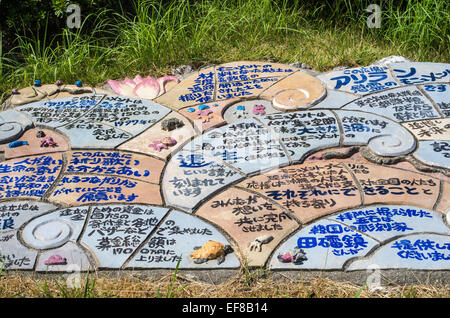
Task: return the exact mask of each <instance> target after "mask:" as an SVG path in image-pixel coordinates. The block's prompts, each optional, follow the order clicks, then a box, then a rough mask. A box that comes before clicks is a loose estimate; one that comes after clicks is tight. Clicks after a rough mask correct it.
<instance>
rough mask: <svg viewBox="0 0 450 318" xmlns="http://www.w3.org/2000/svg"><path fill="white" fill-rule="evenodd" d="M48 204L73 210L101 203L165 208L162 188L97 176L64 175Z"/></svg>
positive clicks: (135, 181) (128, 180)
mask: <svg viewBox="0 0 450 318" xmlns="http://www.w3.org/2000/svg"><path fill="white" fill-rule="evenodd" d="M48 200H49V201H51V202H55V203H60V204H65V205H70V206H78V205H85V204H100V203H148V204H155V205H162V199H161V194H160V188H159V185H156V184H151V183H147V182H142V181H137V180H132V179H129V178H124V177H116V176H101V175H93V174H89V175H88V174H86V175H71V174H65V175H63V176H62V178H61V180H60V181H59V183H58V184H57V185H56V187H55V189H54V191H53V192H52V193H51V194H50V196H49V198H48Z"/></svg>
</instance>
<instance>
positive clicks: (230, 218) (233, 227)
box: [196, 188, 299, 266]
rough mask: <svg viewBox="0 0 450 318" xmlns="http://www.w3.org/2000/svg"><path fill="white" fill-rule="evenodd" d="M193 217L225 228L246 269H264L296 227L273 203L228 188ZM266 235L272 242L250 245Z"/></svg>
mask: <svg viewBox="0 0 450 318" xmlns="http://www.w3.org/2000/svg"><path fill="white" fill-rule="evenodd" d="M196 215H199V216H201V217H203V218H205V219H207V220H209V221H211V222H213V223H215V224H217V225H218V226H219V227H221V228H222V229H224V230H225V231H226V232H227V233H228V234H229V235H230V236H231V237H232V238H233V239H234V240H235V241H236V242H237V244H238V245H239V248H240V250H241V252H242V253H243V256H244V257H245V258H246V259H247V261H248V265H249V266H263V265H264V264H265V262H266V261H267V258H268V257H269V255H270V254H271V253H272V252H273V250H274V249H275V248H276V247H277V245H278V244H279V243H280V242H281V240H282V239H283V238H284V237H286V236H287V235H289V234H290V233H292V232H293V231H294V230H295V229H297V228H298V227H299V224H298V223H297V222H296V221H295V220H294V218H293V217H292V216H290V215H289V213H286V212H285V211H284V210H282V209H281V208H279V207H278V206H277V205H276V204H273V203H272V202H270V201H268V200H266V199H264V198H263V197H261V196H260V195H257V194H253V193H249V192H248V191H244V190H241V189H237V188H229V189H227V190H226V191H224V192H223V193H221V194H220V195H218V196H216V197H214V198H212V199H211V200H209V201H208V202H206V203H204V204H203V205H202V206H201V207H200V208H199V209H198V211H197V212H196ZM268 236H272V240H271V241H269V242H267V243H265V244H261V245H260V246H259V245H258V244H255V246H254V247H252V246H251V245H250V244H251V243H252V242H253V241H255V239H257V238H263V237H268ZM255 243H256V242H255ZM260 248H261V250H260Z"/></svg>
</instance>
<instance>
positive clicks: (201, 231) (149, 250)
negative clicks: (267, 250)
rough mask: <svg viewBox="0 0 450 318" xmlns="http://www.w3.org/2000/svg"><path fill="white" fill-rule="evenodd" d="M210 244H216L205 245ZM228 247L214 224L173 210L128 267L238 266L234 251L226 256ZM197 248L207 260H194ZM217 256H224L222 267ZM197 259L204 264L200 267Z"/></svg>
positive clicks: (200, 264) (192, 267) (200, 254)
mask: <svg viewBox="0 0 450 318" xmlns="http://www.w3.org/2000/svg"><path fill="white" fill-rule="evenodd" d="M208 241H212V242H214V243H213V244H211V243H210V245H206V246H205V244H208ZM216 243H217V244H216ZM226 245H229V242H228V241H227V239H226V238H225V237H224V236H223V235H222V234H220V232H219V231H218V230H217V229H216V228H214V227H213V226H212V225H210V224H208V223H206V222H205V221H203V220H201V219H199V218H197V217H195V216H193V215H188V214H185V213H182V212H178V211H172V212H170V214H169V216H168V217H167V218H166V220H165V221H164V222H163V223H162V224H161V225H160V226H159V227H158V229H157V230H156V231H155V233H154V234H153V235H152V236H151V237H150V239H149V240H148V241H147V242H146V243H145V245H144V246H143V247H142V248H141V249H140V250H139V252H138V253H137V255H136V257H135V258H134V259H133V260H132V261H131V262H130V263H129V264H128V267H131V268H175V267H176V266H177V264H178V262H180V263H179V265H178V266H179V268H190V269H195V268H236V267H239V265H240V263H239V260H238V258H237V257H236V254H235V252H234V251H232V252H230V253H225V250H224V246H226ZM208 246H210V247H211V248H210V249H208V248H207V247H208ZM195 247H203V250H200V251H199V253H198V254H199V256H200V258H205V259H202V260H200V258H198V257H197V255H196V254H195V255H193V256H194V258H193V257H191V254H192V253H193V252H195V250H194V248H195ZM218 256H223V260H222V262H221V263H220V264H219V259H220V257H218ZM180 259H181V260H180ZM196 260H197V261H198V262H200V261H202V263H198V264H197V263H195V261H196Z"/></svg>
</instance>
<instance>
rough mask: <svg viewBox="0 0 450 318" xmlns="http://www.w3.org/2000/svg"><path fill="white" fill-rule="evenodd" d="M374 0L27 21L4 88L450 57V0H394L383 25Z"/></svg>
mask: <svg viewBox="0 0 450 318" xmlns="http://www.w3.org/2000/svg"><path fill="white" fill-rule="evenodd" d="M369 3H370V1H361V0H359V1H347V0H336V1H324V2H316V1H302V2H301V3H298V2H297V1H287V0H284V1H281V0H280V1H276V0H238V1H236V0H234V1H231V0H203V1H187V0H183V1H173V2H165V4H164V5H161V2H160V1H153V0H151V1H150V0H144V1H138V2H137V4H136V7H135V13H134V14H127V15H125V14H122V13H118V12H112V11H107V10H103V11H102V12H99V13H95V14H94V13H92V14H90V15H88V16H87V17H86V18H85V19H84V22H83V25H82V27H81V28H80V29H78V30H76V31H71V30H69V29H64V30H61V31H60V32H57V33H56V34H53V33H51V32H50V31H49V30H47V29H46V28H45V27H43V28H40V29H39V30H41V31H39V32H37V31H36V34H34V36H33V37H31V38H30V37H26V36H24V35H23V34H24V31H21V30H24V29H25V27H24V26H17V27H18V31H17V43H15V45H14V48H13V49H12V50H11V51H10V52H3V58H2V60H1V64H0V65H1V67H0V72H1V73H0V74H1V77H0V95H1V96H0V97H2V98H4V97H5V96H7V94H9V92H10V90H11V89H12V88H16V87H17V88H20V87H24V86H28V85H31V84H32V83H33V81H34V80H35V79H40V80H41V81H42V82H43V83H53V82H55V81H56V80H58V79H60V80H62V81H64V82H65V83H74V82H75V81H76V80H82V81H83V82H84V83H86V84H91V85H96V84H100V83H103V82H104V81H106V80H107V79H108V78H116V79H118V78H123V77H125V76H134V75H136V74H138V73H139V74H141V75H152V76H160V75H162V74H165V73H170V71H171V68H172V67H173V66H176V65H181V64H192V65H194V66H202V65H207V64H213V63H223V62H229V61H234V60H269V59H270V60H274V61H277V62H281V63H291V62H296V61H301V62H303V63H307V64H309V65H311V66H313V67H314V68H315V69H317V70H319V71H325V70H329V69H331V68H332V67H335V66H339V65H345V66H356V65H367V64H370V63H372V62H373V61H375V60H377V59H380V58H383V57H386V56H389V55H403V56H405V57H407V58H410V59H413V60H418V61H433V62H449V60H450V52H449V42H450V35H449V29H450V27H449V26H450V8H449V7H450V5H449V4H448V2H447V1H432V0H425V1H417V0H416V1H412V0H407V1H394V0H387V1H384V2H382V10H383V14H382V22H381V28H380V29H369V28H368V27H367V26H366V19H367V16H368V15H369V13H367V12H365V11H364V9H365V8H366V7H367V5H368V4H369ZM92 26H93V27H92Z"/></svg>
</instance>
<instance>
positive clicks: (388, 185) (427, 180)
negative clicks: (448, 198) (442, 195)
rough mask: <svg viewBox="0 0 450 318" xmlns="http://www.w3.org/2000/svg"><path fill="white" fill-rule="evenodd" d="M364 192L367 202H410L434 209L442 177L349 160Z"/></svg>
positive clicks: (367, 203)
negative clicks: (355, 162)
mask: <svg viewBox="0 0 450 318" xmlns="http://www.w3.org/2000/svg"><path fill="white" fill-rule="evenodd" d="M346 165H347V166H348V167H349V168H350V170H351V171H352V172H353V173H354V174H355V176H356V179H357V180H358V182H359V184H360V186H361V189H362V191H363V193H364V205H370V204H375V203H385V204H407V205H413V206H417V207H423V208H426V209H433V206H434V204H435V203H436V200H437V198H438V195H439V180H438V179H435V178H432V177H430V176H427V175H424V174H418V173H414V172H410V171H406V170H401V169H395V168H390V167H386V166H377V165H370V164H353V163H346Z"/></svg>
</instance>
